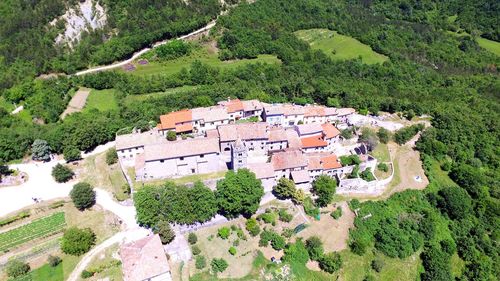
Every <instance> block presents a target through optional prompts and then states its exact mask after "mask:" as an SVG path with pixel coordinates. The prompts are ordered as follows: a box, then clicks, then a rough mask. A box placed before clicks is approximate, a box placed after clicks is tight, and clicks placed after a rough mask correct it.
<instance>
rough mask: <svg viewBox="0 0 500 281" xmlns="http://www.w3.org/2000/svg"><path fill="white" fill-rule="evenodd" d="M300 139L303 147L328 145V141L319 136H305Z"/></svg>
mask: <svg viewBox="0 0 500 281" xmlns="http://www.w3.org/2000/svg"><path fill="white" fill-rule="evenodd" d="M300 141H301V142H302V148H311V147H323V146H327V145H328V143H326V141H324V140H322V139H321V138H319V137H317V136H313V137H308V138H303V139H301V140H300Z"/></svg>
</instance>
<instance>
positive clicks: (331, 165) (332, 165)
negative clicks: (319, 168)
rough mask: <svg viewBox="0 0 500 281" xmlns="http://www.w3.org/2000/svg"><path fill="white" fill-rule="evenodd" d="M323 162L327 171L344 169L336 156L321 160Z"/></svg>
mask: <svg viewBox="0 0 500 281" xmlns="http://www.w3.org/2000/svg"><path fill="white" fill-rule="evenodd" d="M321 162H322V163H323V169H325V170H328V169H338V168H342V165H341V164H340V162H339V161H338V159H337V156H336V155H334V154H332V155H329V156H326V157H323V158H321Z"/></svg>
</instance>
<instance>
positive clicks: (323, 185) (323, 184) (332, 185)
mask: <svg viewBox="0 0 500 281" xmlns="http://www.w3.org/2000/svg"><path fill="white" fill-rule="evenodd" d="M336 188H337V181H336V180H335V179H333V178H331V177H329V176H327V175H321V176H319V177H318V178H317V179H316V180H314V182H313V192H314V194H316V195H317V196H318V198H317V199H316V204H318V206H320V207H324V206H326V205H328V204H330V202H332V199H333V195H334V194H335V189H336Z"/></svg>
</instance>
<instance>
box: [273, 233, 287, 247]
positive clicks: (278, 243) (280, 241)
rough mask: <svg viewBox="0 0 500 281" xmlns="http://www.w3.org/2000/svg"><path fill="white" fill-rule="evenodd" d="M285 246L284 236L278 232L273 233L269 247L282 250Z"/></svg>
mask: <svg viewBox="0 0 500 281" xmlns="http://www.w3.org/2000/svg"><path fill="white" fill-rule="evenodd" d="M285 246H286V241H285V238H283V237H281V236H280V235H279V234H278V233H274V235H273V237H272V239H271V247H273V249H275V250H276V251H279V250H283V248H285Z"/></svg>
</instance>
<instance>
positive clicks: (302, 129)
mask: <svg viewBox="0 0 500 281" xmlns="http://www.w3.org/2000/svg"><path fill="white" fill-rule="evenodd" d="M295 129H296V130H297V132H298V133H299V136H303V135H311V134H321V132H322V131H323V127H321V125H320V124H318V123H312V124H303V125H296V126H295Z"/></svg>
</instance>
